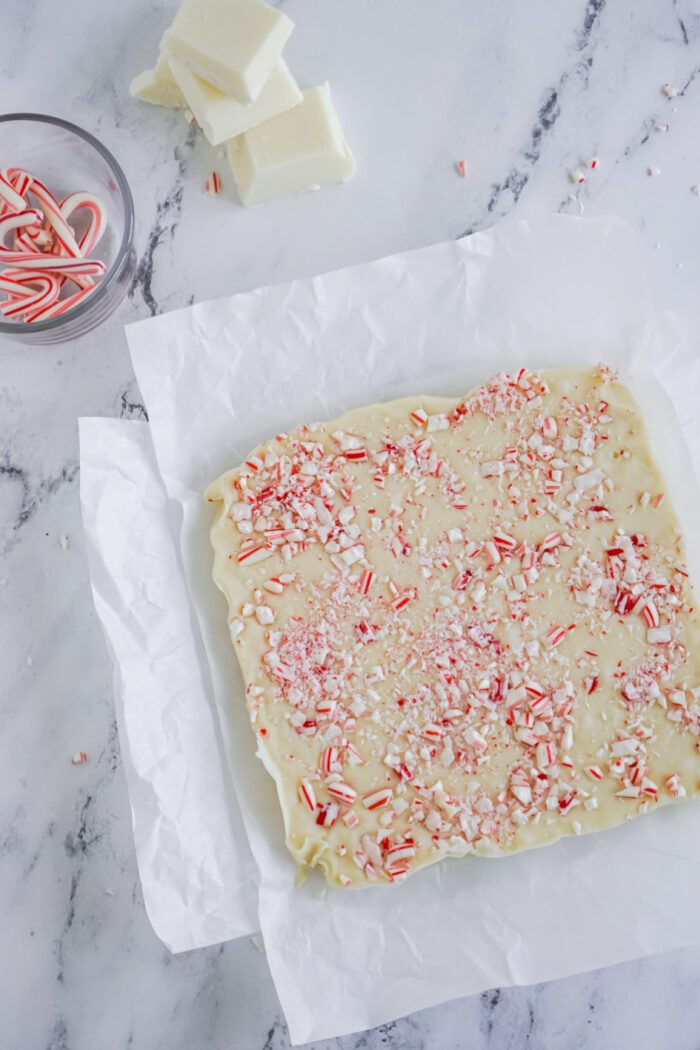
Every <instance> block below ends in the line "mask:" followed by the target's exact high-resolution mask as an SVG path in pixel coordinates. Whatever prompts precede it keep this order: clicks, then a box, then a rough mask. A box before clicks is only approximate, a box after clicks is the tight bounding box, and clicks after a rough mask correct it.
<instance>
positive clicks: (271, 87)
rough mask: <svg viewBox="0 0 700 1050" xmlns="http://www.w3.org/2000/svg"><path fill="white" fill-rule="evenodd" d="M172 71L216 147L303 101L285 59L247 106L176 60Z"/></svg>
mask: <svg viewBox="0 0 700 1050" xmlns="http://www.w3.org/2000/svg"><path fill="white" fill-rule="evenodd" d="M170 69H171V71H172V75H173V77H174V78H175V81H176V83H177V85H178V87H179V89H180V91H181V92H182V94H183V95H184V98H185V101H186V102H187V105H188V106H189V108H190V109H191V110H192V113H193V114H194V117H195V120H196V121H197V123H198V124H199V126H200V128H201V129H202V131H203V132H204V134H205V135H206V137H207V139H208V140H209V142H210V143H211V144H212V146H218V145H220V143H222V142H226V140H227V139H232V138H234V136H236V135H241V134H242V133H243V132H244V131H248V130H250V128H254V127H256V126H257V125H258V124H262V123H264V121H266V120H270V119H272V117H276V116H278V115H279V114H280V113H284V112H286V110H288V109H291V108H292V107H293V106H297V105H299V103H300V102H301V99H302V94H301V91H300V90H299V87H298V85H297V82H296V80H295V79H294V77H293V76H292V74H291V73H290V72H289V69H288V68H287V64H286V63H285V62H284V60H283V59H280V61H279V62H278V63H277V65H276V66H275V68H274V69H273V71H272V73H271V74H270V77H269V79H268V80H267V82H266V83H265V86H264V87H263V89H262V91H261V92H260V94H259V95H258V97H257V99H256V100H255V102H251V103H250V104H249V105H247V106H244V105H243V103H241V102H238V101H236V99H235V98H232V97H231V95H226V94H224V92H223V91H219V89H218V88H215V87H214V86H213V85H212V84H210V83H209V82H208V81H207V80H203V79H202V78H201V77H198V76H197V74H196V73H193V72H192V70H191V69H188V68H187V66H185V65H183V63H182V62H180V61H179V60H178V59H176V58H171V59H170Z"/></svg>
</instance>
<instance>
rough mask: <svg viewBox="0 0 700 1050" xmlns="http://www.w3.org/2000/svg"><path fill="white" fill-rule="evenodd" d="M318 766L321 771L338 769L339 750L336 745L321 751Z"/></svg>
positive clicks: (327, 771)
mask: <svg viewBox="0 0 700 1050" xmlns="http://www.w3.org/2000/svg"><path fill="white" fill-rule="evenodd" d="M319 768H320V770H321V772H322V773H332V772H334V771H337V770H338V769H340V752H339V751H338V748H337V747H327V748H326V749H325V750H324V751H322V752H321V761H320V763H319Z"/></svg>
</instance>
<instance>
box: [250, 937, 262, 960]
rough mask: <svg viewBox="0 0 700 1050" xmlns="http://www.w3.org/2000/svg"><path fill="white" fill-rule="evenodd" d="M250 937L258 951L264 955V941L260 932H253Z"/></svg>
mask: <svg viewBox="0 0 700 1050" xmlns="http://www.w3.org/2000/svg"><path fill="white" fill-rule="evenodd" d="M250 939H251V941H252V942H253V944H254V945H255V947H256V948H257V949H258V951H259V952H260V953H261V955H265V942H264V941H263V939H262V937H261V936H260V934H259V933H254V934H253V935H252V937H251V938H250Z"/></svg>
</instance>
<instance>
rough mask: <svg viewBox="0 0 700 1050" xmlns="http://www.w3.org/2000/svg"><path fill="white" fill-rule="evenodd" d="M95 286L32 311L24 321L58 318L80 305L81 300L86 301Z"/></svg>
mask: <svg viewBox="0 0 700 1050" xmlns="http://www.w3.org/2000/svg"><path fill="white" fill-rule="evenodd" d="M96 287H97V285H94V284H93V285H91V287H90V288H80V289H79V290H78V291H77V292H74V293H73V295H69V296H68V298H66V299H59V300H58V302H55V303H53V304H49V305H48V306H44V307H41V308H40V309H37V310H34V311H32V313H28V314H26V315H25V320H26V321H48V320H49V318H50V317H60V316H62V315H63V314H65V313H67V312H68V311H69V310H72V309H73V307H74V306H77V305H78V303H81V302H82V301H83V299H87V297H88V296H89V295H92V293H93V292H94V291H95V289H96Z"/></svg>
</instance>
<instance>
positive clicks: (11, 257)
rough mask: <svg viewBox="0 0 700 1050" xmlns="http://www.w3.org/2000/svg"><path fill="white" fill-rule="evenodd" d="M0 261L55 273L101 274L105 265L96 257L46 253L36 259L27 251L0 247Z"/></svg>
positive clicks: (28, 268) (20, 267)
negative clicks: (75, 257) (62, 255)
mask: <svg viewBox="0 0 700 1050" xmlns="http://www.w3.org/2000/svg"><path fill="white" fill-rule="evenodd" d="M0 262H6V263H8V265H10V266H14V267H16V268H18V269H22V270H37V269H41V270H51V271H52V272H55V273H65V274H69V275H71V276H72V275H73V274H103V273H104V272H105V270H106V269H107V267H106V266H105V264H104V263H103V262H99V261H98V260H97V259H66V258H62V257H61V256H59V255H48V256H44V257H43V258H41V259H38V257H37V256H36V255H31V254H30V253H29V252H13V251H10V250H9V249H7V248H5V249H2V248H0Z"/></svg>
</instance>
